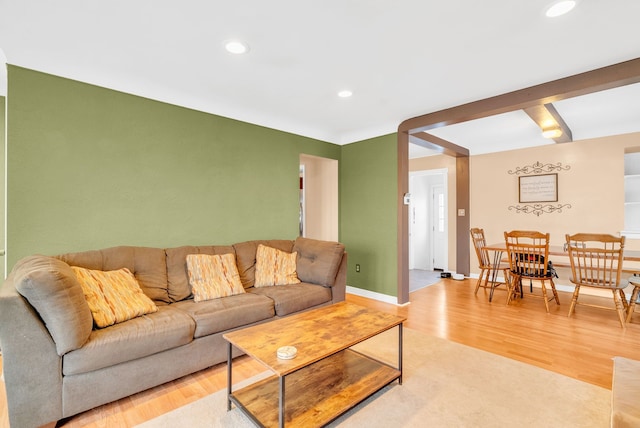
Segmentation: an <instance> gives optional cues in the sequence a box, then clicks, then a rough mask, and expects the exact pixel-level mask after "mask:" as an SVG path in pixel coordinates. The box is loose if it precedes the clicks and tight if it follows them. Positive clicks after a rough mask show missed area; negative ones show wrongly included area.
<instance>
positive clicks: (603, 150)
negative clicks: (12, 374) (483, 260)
mask: <svg viewBox="0 0 640 428" xmlns="http://www.w3.org/2000/svg"><path fill="white" fill-rule="evenodd" d="M633 148H640V133H631V134H624V135H618V136H613V137H603V138H595V139H590V140H582V141H575V142H572V143H565V144H554V143H552V144H549V145H545V146H541V147H534V148H528V149H518V150H510V151H504V152H498V153H490V154H484V155H476V156H471V157H470V161H469V175H470V209H469V211H470V213H469V215H470V218H469V220H470V225H471V227H481V228H483V229H484V231H485V235H486V238H487V241H488V242H489V243H494V242H501V241H503V240H504V232H505V231H509V230H514V229H526V230H539V231H542V232H549V234H550V240H551V244H552V245H562V244H563V243H564V239H565V238H564V236H565V234H566V233H570V234H573V233H578V232H602V233H611V234H616V235H617V234H618V233H619V232H620V231H621V230H622V229H623V227H624V153H625V150H629V149H633ZM632 151H633V150H632ZM534 164H541V165H542V169H543V171H542V172H539V174H548V173H552V174H556V173H557V174H558V201H557V202H549V203H544V204H543V205H550V206H552V207H553V208H557V207H558V206H562V207H561V209H559V210H557V209H556V210H554V211H552V212H547V211H549V210H550V209H549V208H547V210H545V211H544V212H542V213H539V214H538V215H537V214H535V213H525V212H524V211H522V210H520V211H519V210H518V208H517V207H518V206H520V207H521V206H522V205H523V204H520V203H519V202H518V177H519V176H523V175H533V174H532V173H529V174H522V173H521V174H518V173H516V172H517V171H518V170H521V169H526V168H527V167H529V168H528V169H529V170H531V169H532V168H533V166H534ZM437 168H447V169H448V171H449V174H448V191H449V206H448V211H449V225H450V233H449V260H450V266H449V268H450V269H452V270H455V265H453V264H452V263H451V261H454V260H455V254H456V248H455V244H456V239H455V232H456V231H455V224H456V222H455V215H456V206H455V203H456V202H455V201H456V198H455V158H453V157H448V156H442V155H437V156H430V157H425V158H418V159H411V160H410V161H409V170H410V171H421V170H426V169H437ZM545 171H549V172H545ZM535 174H538V173H535ZM528 205H531V204H528ZM461 232H462V233H465V234H468V231H461ZM469 246H470V260H471V266H470V267H471V275H472V276H477V274H478V273H479V270H478V265H477V259H476V256H475V251H474V249H473V247H472V246H471V239H469ZM626 247H627V248H628V249H634V250H640V240H637V239H627V244H626ZM565 261H566V260H565ZM559 274H560V278H558V280H557V282H558V283H559V284H569V281H568V274H569V272H568V270H567V269H562V268H561V269H559Z"/></svg>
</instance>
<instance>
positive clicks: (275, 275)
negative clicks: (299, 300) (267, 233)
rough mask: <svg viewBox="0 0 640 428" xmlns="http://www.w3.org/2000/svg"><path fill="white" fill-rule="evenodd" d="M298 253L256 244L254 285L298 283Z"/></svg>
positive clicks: (266, 285)
mask: <svg viewBox="0 0 640 428" xmlns="http://www.w3.org/2000/svg"><path fill="white" fill-rule="evenodd" d="M297 257H298V253H297V252H295V253H287V252H286V251H281V250H278V249H277V248H271V247H267V246H266V245H262V244H260V245H258V250H257V251H256V282H255V284H254V285H255V286H256V287H268V286H271V285H288V284H298V283H300V279H298V274H297V272H296V259H297Z"/></svg>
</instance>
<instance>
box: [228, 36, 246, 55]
mask: <svg viewBox="0 0 640 428" xmlns="http://www.w3.org/2000/svg"><path fill="white" fill-rule="evenodd" d="M224 48H225V49H226V50H227V52H230V53H232V54H237V55H240V54H243V53H247V52H248V51H249V45H247V44H246V43H242V42H239V41H237V40H228V41H226V42H224Z"/></svg>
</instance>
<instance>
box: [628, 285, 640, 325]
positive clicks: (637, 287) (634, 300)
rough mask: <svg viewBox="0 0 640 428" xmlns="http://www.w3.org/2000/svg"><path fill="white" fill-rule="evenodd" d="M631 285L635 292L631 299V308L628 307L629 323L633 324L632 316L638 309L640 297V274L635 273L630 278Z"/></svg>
mask: <svg viewBox="0 0 640 428" xmlns="http://www.w3.org/2000/svg"><path fill="white" fill-rule="evenodd" d="M629 285H630V286H632V287H633V291H632V292H631V298H630V299H629V307H627V322H631V316H632V315H633V312H634V311H635V309H636V303H637V301H638V295H640V273H634V274H633V276H632V277H631V278H629Z"/></svg>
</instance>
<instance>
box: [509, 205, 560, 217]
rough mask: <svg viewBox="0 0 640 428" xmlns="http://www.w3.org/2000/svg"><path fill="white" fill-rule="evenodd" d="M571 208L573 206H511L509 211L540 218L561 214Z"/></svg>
mask: <svg viewBox="0 0 640 428" xmlns="http://www.w3.org/2000/svg"><path fill="white" fill-rule="evenodd" d="M569 208H571V204H555V205H553V204H544V205H543V204H533V205H511V206H510V207H509V211H512V210H513V211H515V212H516V213H518V214H520V213H524V214H535V215H537V216H538V217H540V216H541V215H542V214H544V213H561V212H562V210H563V209H569Z"/></svg>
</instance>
